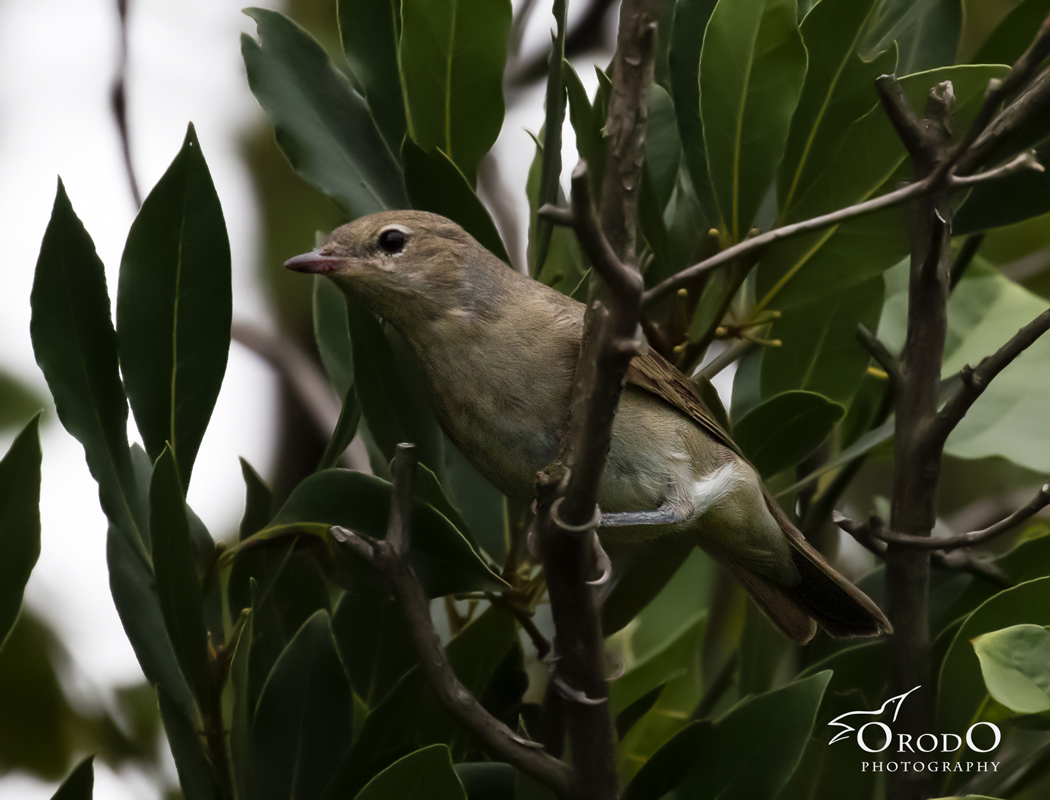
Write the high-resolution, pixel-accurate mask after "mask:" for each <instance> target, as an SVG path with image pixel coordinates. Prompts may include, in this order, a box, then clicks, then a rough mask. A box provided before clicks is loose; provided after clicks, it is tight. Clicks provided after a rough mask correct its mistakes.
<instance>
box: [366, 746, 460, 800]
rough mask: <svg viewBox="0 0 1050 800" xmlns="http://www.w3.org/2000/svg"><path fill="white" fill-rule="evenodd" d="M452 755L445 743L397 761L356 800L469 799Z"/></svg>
mask: <svg viewBox="0 0 1050 800" xmlns="http://www.w3.org/2000/svg"><path fill="white" fill-rule="evenodd" d="M466 797H467V795H466V792H464V790H463V784H462V783H460V780H459V777H458V776H457V775H456V771H455V770H454V769H453V768H452V756H451V753H449V749H448V748H447V747H446V746H445V745H443V744H435V745H431V746H430V747H424V748H423V749H422V750H417V751H416V752H414V753H412V754H411V755H407V756H405V757H404V758H402V759H400V760H398V761H395V762H394V763H393V764H391V765H390V766H389V767H387V768H386V769H385V770H383V771H382V772H380V773H379V774H378V775H376V776H375V777H374V778H372V780H371V781H369V782H368V785H366V786H365V788H364V789H362V790H361V792H360V793H359V794H358V795H357V798H356V800H466Z"/></svg>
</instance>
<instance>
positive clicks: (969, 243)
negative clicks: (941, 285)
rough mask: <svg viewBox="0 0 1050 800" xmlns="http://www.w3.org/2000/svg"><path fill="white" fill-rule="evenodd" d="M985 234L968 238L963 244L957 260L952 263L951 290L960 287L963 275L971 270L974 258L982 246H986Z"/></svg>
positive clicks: (972, 235)
mask: <svg viewBox="0 0 1050 800" xmlns="http://www.w3.org/2000/svg"><path fill="white" fill-rule="evenodd" d="M984 237H985V233H984V231H982V232H981V233H973V234H970V235H969V236H967V237H966V241H964V242H963V245H962V247H960V248H959V253H958V254H957V255H956V256H955V260H954V261H952V275H951V284H950V285H949V287H948V288H949V290H953V289H955V287H956V286H958V285H959V281H961V280H962V277H963V275H965V274H966V270H968V269H969V268H970V264H972V263H973V259H974V256H976V255H977V251H978V250H980V249H981V245H982V244H984Z"/></svg>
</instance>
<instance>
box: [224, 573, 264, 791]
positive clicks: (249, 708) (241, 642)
mask: <svg viewBox="0 0 1050 800" xmlns="http://www.w3.org/2000/svg"><path fill="white" fill-rule="evenodd" d="M256 588H257V587H256ZM254 627H255V612H254V610H252V611H249V612H248V618H247V621H246V622H245V623H244V627H243V628H242V630H241V635H240V637H239V638H238V639H237V643H236V646H235V649H234V651H233V661H232V662H231V664H230V684H231V685H232V687H233V711H232V714H231V718H230V763H231V764H232V765H233V782H234V788H235V790H236V793H237V797H238V798H239V800H255V797H256V791H255V773H254V771H253V770H252V764H251V731H252V720H253V719H254V718H255V706H254V705H253V703H252V694H251V685H250V677H249V676H250V663H249V662H250V652H251V648H252V640H253V638H254V634H253V629H254Z"/></svg>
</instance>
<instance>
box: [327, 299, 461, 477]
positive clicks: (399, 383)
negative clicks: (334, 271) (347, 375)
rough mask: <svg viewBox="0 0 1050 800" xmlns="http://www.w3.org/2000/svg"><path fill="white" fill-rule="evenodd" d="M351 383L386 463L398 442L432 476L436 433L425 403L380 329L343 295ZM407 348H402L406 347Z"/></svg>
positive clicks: (439, 459)
mask: <svg viewBox="0 0 1050 800" xmlns="http://www.w3.org/2000/svg"><path fill="white" fill-rule="evenodd" d="M347 308H348V310H349V315H350V316H349V320H350V341H351V343H352V344H353V349H354V383H355V386H356V389H357V399H358V400H359V401H360V403H361V410H362V411H363V412H364V416H365V420H366V421H367V422H368V430H369V431H370V433H371V434H372V436H373V438H374V439H375V442H376V444H377V445H378V446H379V449H380V450H381V451H382V452H383V455H384V456H385V457H386V459H387V461H390V460H391V459H392V458H393V457H394V449H395V448H396V447H397V445H398V444H399V443H401V442H411V443H412V444H414V445H416V447H417V448H419V460H420V461H421V462H422V463H423V464H426V465H427V466H428V467H430V468H431V469H433V470H435V471H440V470H441V468H442V465H443V464H444V458H443V456H442V455H441V432H440V429H439V428H438V427H437V423H436V422H435V421H434V416H433V414H432V413H431V411H430V408H429V406H428V405H427V403H426V401H425V400H424V399H423V398H422V397H421V396H420V393H418V392H413V391H412V390H411V389H410V386H409V381H408V377H409V376H406V375H405V374H404V373H403V372H402V371H401V370H400V369H399V363H398V358H397V354H396V353H395V351H394V347H393V345H392V344H391V341H390V340H389V339H388V338H387V336H386V334H385V333H384V331H383V325H382V323H380V322H379V320H378V319H377V318H376V317H375V315H374V314H372V312H371V311H369V310H368V308H366V307H365V305H364V304H363V303H362V302H361V301H360V300H357V299H356V298H353V297H350V296H347ZM406 349H407V348H406Z"/></svg>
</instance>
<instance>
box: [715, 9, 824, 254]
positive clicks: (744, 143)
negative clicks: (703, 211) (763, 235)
mask: <svg viewBox="0 0 1050 800" xmlns="http://www.w3.org/2000/svg"><path fill="white" fill-rule="evenodd" d="M805 75H806V48H805V47H804V46H803V44H802V37H801V36H800V35H799V32H798V25H797V23H796V21H795V3H794V2H792V0H722V2H720V3H718V4H717V5H716V6H715V9H714V11H713V12H712V14H711V20H710V22H709V23H708V25H707V32H706V34H705V35H704V45H703V50H702V52H701V54H700V117H701V119H702V120H703V125H704V139H705V144H706V148H707V163H708V165H709V168H710V171H711V182H712V184H713V186H714V192H715V197H716V198H717V200H718V208H719V209H720V211H721V215H722V221H723V229H724V230H725V231H726V235H727V236H728V238H729V239H730V240H731V241H733V242H739V241H740V240H741V239H743V238H744V237H746V236H747V233H748V231H749V230H750V228H751V224H752V222H754V220H755V215H756V214H757V213H758V207H759V205H760V204H761V203H762V199H763V198H764V197H765V194H766V192H767V191H768V189H769V187H770V185H771V184H772V183H773V178H774V176H775V175H776V171H777V166H778V165H779V163H780V159H781V157H782V155H783V152H784V145H785V143H786V142H787V137H788V128H789V125H790V123H791V115H792V113H793V112H794V110H795V105H796V104H797V103H798V99H799V94H800V93H801V91H802V82H803V79H804V78H805Z"/></svg>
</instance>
